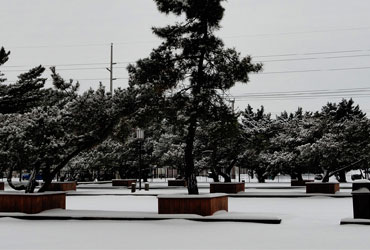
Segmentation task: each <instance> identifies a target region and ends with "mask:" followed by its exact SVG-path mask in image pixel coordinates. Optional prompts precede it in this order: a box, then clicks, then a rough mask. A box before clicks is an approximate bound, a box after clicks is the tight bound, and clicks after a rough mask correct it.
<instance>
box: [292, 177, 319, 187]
mask: <svg viewBox="0 0 370 250" xmlns="http://www.w3.org/2000/svg"><path fill="white" fill-rule="evenodd" d="M313 181H314V180H301V181H300V180H297V179H291V180H290V186H292V187H304V186H306V183H307V182H313Z"/></svg>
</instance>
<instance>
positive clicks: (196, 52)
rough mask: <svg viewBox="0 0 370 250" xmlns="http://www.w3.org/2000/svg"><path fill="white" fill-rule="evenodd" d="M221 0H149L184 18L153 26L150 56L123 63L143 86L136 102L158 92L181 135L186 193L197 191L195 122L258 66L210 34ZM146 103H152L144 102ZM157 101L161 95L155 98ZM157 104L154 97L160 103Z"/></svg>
mask: <svg viewBox="0 0 370 250" xmlns="http://www.w3.org/2000/svg"><path fill="white" fill-rule="evenodd" d="M222 1H223V0H201V1H200V0H155V3H156V4H157V7H158V10H159V11H160V12H162V13H165V14H174V15H176V16H182V17H184V18H185V20H184V21H182V22H177V23H176V24H174V25H168V26H166V27H163V28H153V32H154V34H155V35H157V36H158V37H160V38H161V39H163V42H162V44H161V45H160V46H159V47H158V48H156V49H154V50H153V51H152V53H151V54H150V56H149V57H148V58H145V59H141V60H139V61H137V63H136V65H129V67H128V71H129V75H130V80H129V82H130V85H131V86H137V87H138V88H141V89H142V90H143V92H142V94H141V95H140V97H141V100H142V104H144V103H145V98H143V97H145V96H146V97H148V96H151V95H152V94H153V93H155V94H156V96H157V97H158V96H160V97H162V99H164V100H165V101H166V102H165V103H166V106H165V107H164V106H162V108H161V110H162V112H165V113H166V114H167V115H169V116H170V118H172V119H173V120H175V121H178V117H177V116H178V115H181V116H182V118H183V119H182V118H181V123H178V125H179V126H181V127H183V129H184V130H185V131H186V133H185V136H184V142H185V149H184V155H185V156H184V157H185V176H186V180H187V183H188V192H189V194H198V187H197V181H196V168H195V165H194V141H195V136H196V130H197V127H198V125H199V121H200V120H202V119H203V118H204V117H206V116H207V114H208V112H209V111H210V110H211V109H210V107H211V106H212V105H213V103H214V101H215V100H218V99H220V94H221V93H222V92H223V91H226V90H228V89H230V88H231V87H233V86H234V85H235V83H236V82H244V83H246V82H248V81H249V78H248V73H250V72H258V71H260V70H261V68H262V65H260V64H252V62H251V57H249V56H248V57H244V58H241V57H240V54H239V53H238V52H236V51H235V50H234V49H228V48H225V47H224V44H223V42H222V41H221V39H219V38H217V37H216V36H215V34H214V32H215V31H216V30H218V29H219V28H220V21H221V19H222V17H223V13H224V8H223V7H222V6H221V2H222ZM146 99H147V102H146V104H147V106H149V105H150V106H151V107H153V105H154V103H153V102H152V100H153V99H152V100H151V101H148V98H146ZM156 100H161V98H159V97H158V98H156ZM160 105H163V103H159V101H157V106H158V107H160Z"/></svg>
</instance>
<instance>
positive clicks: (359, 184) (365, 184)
mask: <svg viewBox="0 0 370 250" xmlns="http://www.w3.org/2000/svg"><path fill="white" fill-rule="evenodd" d="M360 188H367V189H369V190H370V181H369V180H360V181H354V182H353V183H352V191H356V190H358V189H360Z"/></svg>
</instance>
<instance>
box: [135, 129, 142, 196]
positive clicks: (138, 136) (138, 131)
mask: <svg viewBox="0 0 370 250" xmlns="http://www.w3.org/2000/svg"><path fill="white" fill-rule="evenodd" d="M136 138H137V139H138V140H139V190H141V150H142V144H143V140H144V130H143V129H141V128H137V129H136Z"/></svg>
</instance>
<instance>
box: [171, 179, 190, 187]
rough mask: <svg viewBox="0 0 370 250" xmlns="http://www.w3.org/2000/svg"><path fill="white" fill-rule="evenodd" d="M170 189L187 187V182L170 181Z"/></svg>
mask: <svg viewBox="0 0 370 250" xmlns="http://www.w3.org/2000/svg"><path fill="white" fill-rule="evenodd" d="M168 186H169V187H186V180H168Z"/></svg>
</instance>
